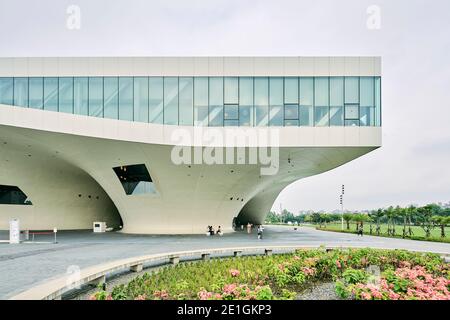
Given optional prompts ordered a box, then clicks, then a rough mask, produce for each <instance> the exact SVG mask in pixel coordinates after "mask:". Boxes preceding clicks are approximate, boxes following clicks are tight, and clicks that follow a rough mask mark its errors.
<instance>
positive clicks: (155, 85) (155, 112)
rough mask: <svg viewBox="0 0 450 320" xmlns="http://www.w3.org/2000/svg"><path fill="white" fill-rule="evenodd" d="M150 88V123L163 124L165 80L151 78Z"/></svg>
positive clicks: (149, 81)
mask: <svg viewBox="0 0 450 320" xmlns="http://www.w3.org/2000/svg"><path fill="white" fill-rule="evenodd" d="M148 86H149V94H148V95H149V98H148V99H149V122H150V123H159V124H162V123H163V121H164V116H163V105H164V104H163V78H162V77H150V78H149V80H148Z"/></svg>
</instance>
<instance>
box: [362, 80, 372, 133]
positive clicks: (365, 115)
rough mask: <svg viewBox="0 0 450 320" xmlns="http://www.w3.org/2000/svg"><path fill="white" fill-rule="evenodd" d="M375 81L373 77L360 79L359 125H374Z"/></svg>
mask: <svg viewBox="0 0 450 320" xmlns="http://www.w3.org/2000/svg"><path fill="white" fill-rule="evenodd" d="M374 95H375V81H374V78H373V77H361V78H360V93H359V96H360V113H361V114H360V125H361V126H374V125H375V96H374Z"/></svg>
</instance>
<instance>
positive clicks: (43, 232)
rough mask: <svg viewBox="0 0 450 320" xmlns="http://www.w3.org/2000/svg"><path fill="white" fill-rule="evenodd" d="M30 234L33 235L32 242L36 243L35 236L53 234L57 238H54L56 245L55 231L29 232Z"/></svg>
mask: <svg viewBox="0 0 450 320" xmlns="http://www.w3.org/2000/svg"><path fill="white" fill-rule="evenodd" d="M28 234H31V235H32V238H31V239H32V240H31V241H32V242H34V236H35V235H45V234H46V235H50V234H53V235H54V236H55V238H54V241H53V242H54V243H56V232H54V231H53V230H49V231H29V232H28Z"/></svg>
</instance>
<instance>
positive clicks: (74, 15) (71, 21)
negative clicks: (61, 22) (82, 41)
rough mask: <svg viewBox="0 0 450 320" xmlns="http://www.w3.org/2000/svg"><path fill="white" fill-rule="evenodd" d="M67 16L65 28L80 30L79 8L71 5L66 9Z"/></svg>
mask: <svg viewBox="0 0 450 320" xmlns="http://www.w3.org/2000/svg"><path fill="white" fill-rule="evenodd" d="M66 13H67V14H68V16H67V20H66V27H67V29H69V30H79V29H80V28H81V9H80V7H79V6H77V5H75V4H72V5H70V6H68V7H67V10H66Z"/></svg>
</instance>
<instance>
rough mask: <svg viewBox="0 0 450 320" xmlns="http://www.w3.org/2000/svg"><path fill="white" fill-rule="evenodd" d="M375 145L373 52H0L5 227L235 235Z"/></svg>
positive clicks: (0, 212) (376, 69)
mask: <svg viewBox="0 0 450 320" xmlns="http://www.w3.org/2000/svg"><path fill="white" fill-rule="evenodd" d="M231 133H237V134H238V135H241V136H240V138H242V137H244V138H243V140H239V139H240V138H239V137H238V138H237V140H238V141H234V140H233V141H228V140H227V139H224V138H227V137H228V136H229V135H230V134H231ZM247 134H248V136H247ZM231 136H232V134H231ZM254 137H256V140H255V139H253V138H254ZM214 138H217V139H214ZM221 138H222V139H221ZM235 142H236V143H235ZM380 146H381V59H380V58H379V57H134V58H127V57H96V58H79V57H78V58H70V57H63V58H0V229H8V228H9V221H10V220H11V219H14V218H15V219H19V220H20V228H21V229H29V230H49V229H53V228H58V229H59V230H74V229H91V228H92V225H93V222H106V224H107V226H108V227H112V228H115V229H116V230H122V232H126V233H142V234H144V233H145V234H200V233H204V232H205V231H206V228H207V226H209V225H212V226H214V227H215V228H217V227H218V226H221V228H222V230H223V231H224V232H230V231H232V230H233V222H235V223H236V222H237V223H243V224H246V223H248V222H250V223H253V224H261V223H262V222H263V221H264V219H265V217H266V215H267V213H268V212H269V210H270V209H271V207H272V205H273V203H274V201H275V199H276V198H277V196H278V195H279V194H280V192H281V191H282V190H283V189H284V188H285V187H286V186H288V185H289V184H291V183H292V182H294V181H297V180H299V179H302V178H305V177H308V176H312V175H317V174H320V173H323V172H326V171H328V170H331V169H333V168H336V167H338V166H341V165H343V164H345V163H347V162H349V161H352V160H353V159H356V158H358V157H360V156H362V155H364V154H366V153H368V152H370V151H372V150H374V149H376V148H378V147H380ZM267 148H268V149H269V150H266V149H267ZM180 149H182V154H183V157H181V156H180V155H181V153H180V151H179V150H180ZM177 150H178V151H177ZM211 150H214V151H213V152H212V151H211ZM220 150H221V151H220ZM188 151H189V152H190V153H193V154H194V156H192V154H190V155H189V156H187V157H186V158H185V157H184V156H185V155H187V154H188ZM231 151H232V152H231ZM266 151H268V152H269V154H270V156H269V157H268V160H269V162H265V161H263V160H264V159H262V158H261V155H264V153H265V152H266ZM220 152H223V153H224V154H226V155H228V154H233V156H232V157H230V158H227V157H226V156H225V158H223V157H222V160H227V161H224V163H226V164H222V163H220V161H218V162H219V163H217V162H216V163H214V164H212V163H211V161H210V160H211V158H214V159H216V160H218V159H219V158H220V157H219V156H218V155H220ZM195 154H197V155H198V154H200V155H203V157H200V160H201V161H196V159H195ZM213 154H214V156H213ZM255 154H256V155H258V157H257V159H255V158H254V155H255ZM177 155H178V157H177ZM180 158H182V159H183V160H184V161H179V160H180ZM187 158H189V159H188V161H185V160H186V159H187ZM263 158H264V157H263ZM208 159H209V160H208ZM189 160H190V161H189ZM197 160H199V159H197ZM230 160H231V161H230ZM255 160H256V161H255ZM265 160H267V159H265ZM180 162H181V163H180ZM268 171H269V173H268Z"/></svg>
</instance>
